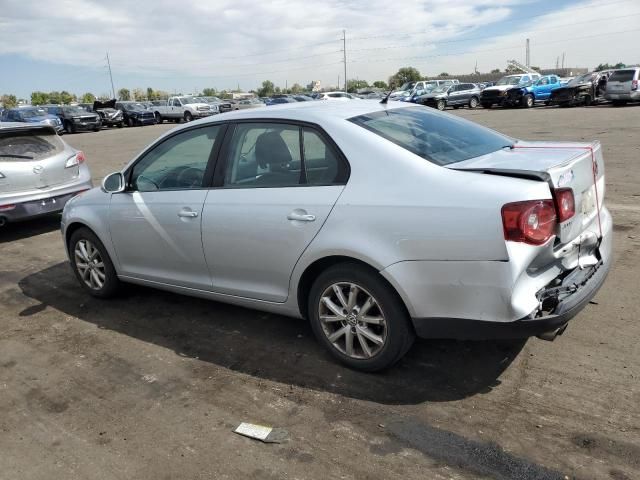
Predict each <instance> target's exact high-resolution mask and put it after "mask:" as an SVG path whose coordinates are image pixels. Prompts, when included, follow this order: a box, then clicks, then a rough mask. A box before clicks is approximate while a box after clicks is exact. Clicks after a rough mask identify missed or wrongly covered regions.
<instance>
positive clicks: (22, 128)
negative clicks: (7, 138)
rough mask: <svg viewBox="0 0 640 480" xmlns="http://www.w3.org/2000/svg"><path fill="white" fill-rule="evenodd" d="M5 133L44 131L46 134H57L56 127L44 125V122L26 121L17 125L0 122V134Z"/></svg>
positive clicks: (35, 132)
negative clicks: (40, 123) (29, 122)
mask: <svg viewBox="0 0 640 480" xmlns="http://www.w3.org/2000/svg"><path fill="white" fill-rule="evenodd" d="M5 133H34V134H37V133H46V134H53V135H57V132H56V129H55V128H53V127H52V126H51V125H46V124H42V125H39V124H35V125H33V124H27V123H23V124H19V125H9V126H7V124H6V123H5V124H4V125H2V124H0V136H2V135H4V134H5Z"/></svg>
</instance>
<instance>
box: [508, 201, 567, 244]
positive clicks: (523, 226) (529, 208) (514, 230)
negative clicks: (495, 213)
mask: <svg viewBox="0 0 640 480" xmlns="http://www.w3.org/2000/svg"><path fill="white" fill-rule="evenodd" d="M556 218H557V217H556V209H555V206H554V205H553V201H552V200H530V201H527V202H514V203H507V204H506V205H505V206H504V207H502V227H503V229H504V239H505V240H510V241H512V242H524V243H529V244H531V245H542V244H543V243H546V242H547V240H549V239H550V238H551V237H552V236H553V234H554V232H555V229H556V225H557V220H556Z"/></svg>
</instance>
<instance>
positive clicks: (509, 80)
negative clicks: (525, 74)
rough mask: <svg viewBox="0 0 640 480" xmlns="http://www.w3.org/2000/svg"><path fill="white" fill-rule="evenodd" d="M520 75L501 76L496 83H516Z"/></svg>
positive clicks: (518, 81)
mask: <svg viewBox="0 0 640 480" xmlns="http://www.w3.org/2000/svg"><path fill="white" fill-rule="evenodd" d="M521 78H522V77H521V76H519V77H502V78H501V79H500V80H498V83H496V85H517V84H518V83H520V79H521Z"/></svg>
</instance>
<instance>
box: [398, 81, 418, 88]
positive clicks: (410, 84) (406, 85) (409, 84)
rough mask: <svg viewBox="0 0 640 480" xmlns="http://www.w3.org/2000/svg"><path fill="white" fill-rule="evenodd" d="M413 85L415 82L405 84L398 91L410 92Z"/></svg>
mask: <svg viewBox="0 0 640 480" xmlns="http://www.w3.org/2000/svg"><path fill="white" fill-rule="evenodd" d="M415 84H416V82H405V83H403V84H402V86H401V87H400V88H399V89H398V90H411V89H412V88H413V87H414V86H415Z"/></svg>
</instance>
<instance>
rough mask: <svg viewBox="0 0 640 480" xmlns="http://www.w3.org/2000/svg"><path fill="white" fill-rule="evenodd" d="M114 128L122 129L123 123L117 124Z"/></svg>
mask: <svg viewBox="0 0 640 480" xmlns="http://www.w3.org/2000/svg"><path fill="white" fill-rule="evenodd" d="M116 127H118V128H122V127H124V121H122V122H118V124H117V125H116Z"/></svg>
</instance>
